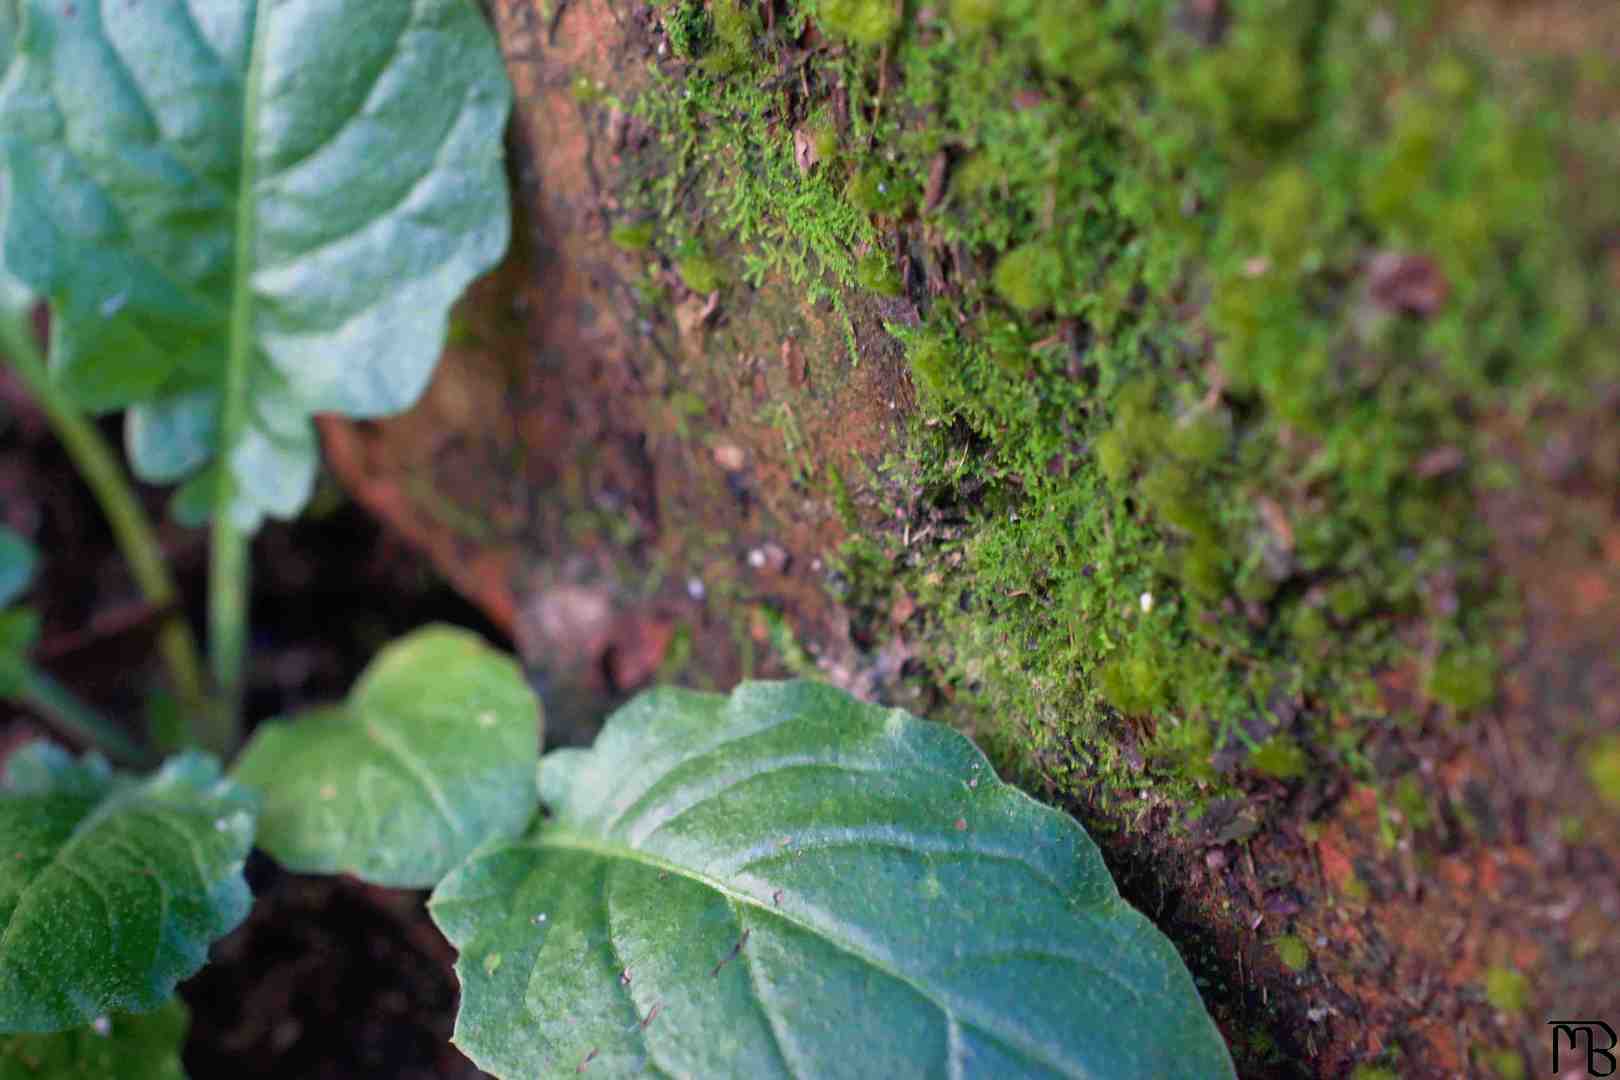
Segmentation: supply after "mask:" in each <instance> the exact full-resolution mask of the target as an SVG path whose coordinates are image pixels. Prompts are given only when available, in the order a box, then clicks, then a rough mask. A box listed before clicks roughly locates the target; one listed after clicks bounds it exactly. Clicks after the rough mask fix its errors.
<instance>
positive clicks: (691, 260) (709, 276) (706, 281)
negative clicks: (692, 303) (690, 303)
mask: <svg viewBox="0 0 1620 1080" xmlns="http://www.w3.org/2000/svg"><path fill="white" fill-rule="evenodd" d="M675 270H676V272H677V273H679V274H680V275H681V281H683V282H685V283H686V287H687V288H688V289H691V290H692V291H693V292H695V293H712V292H714V291H715V290H716V289H718V288H719V287H720V286H721V284H722V283H723V282H724V280H725V278H724V275H723V274H722V272H721V269H720V264H719V263H718V262H716V261H715V260H714V259H712V258H710V257H709V256H708V255H703V254H694V255H688V256H686V257H685V258H683V259H681V260H680V261H679V262H677V263H676V264H675Z"/></svg>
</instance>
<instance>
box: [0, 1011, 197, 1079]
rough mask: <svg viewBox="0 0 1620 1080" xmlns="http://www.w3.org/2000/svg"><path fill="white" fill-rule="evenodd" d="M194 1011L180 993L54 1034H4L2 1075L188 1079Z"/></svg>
mask: <svg viewBox="0 0 1620 1080" xmlns="http://www.w3.org/2000/svg"><path fill="white" fill-rule="evenodd" d="M190 1026H191V1015H190V1013H189V1012H187V1010H186V1007H185V1005H184V1003H182V1002H181V1001H180V999H179V998H171V999H170V1000H169V1003H168V1004H167V1005H165V1006H163V1008H161V1009H159V1010H158V1011H156V1012H152V1013H145V1014H143V1015H140V1016H131V1015H128V1014H125V1013H113V1014H111V1015H109V1016H102V1017H97V1018H96V1019H95V1020H94V1021H92V1022H91V1023H90V1024H88V1025H86V1026H84V1027H81V1028H74V1029H73V1030H71V1031H59V1032H56V1033H54V1034H50V1035H7V1036H0V1080H45V1078H47V1077H48V1078H50V1080H81V1078H82V1080H106V1078H107V1077H114V1076H115V1077H117V1078H118V1080H185V1075H186V1074H185V1070H184V1069H182V1068H181V1067H180V1048H181V1046H182V1045H183V1044H184V1043H185V1040H186V1028H188V1027H190Z"/></svg>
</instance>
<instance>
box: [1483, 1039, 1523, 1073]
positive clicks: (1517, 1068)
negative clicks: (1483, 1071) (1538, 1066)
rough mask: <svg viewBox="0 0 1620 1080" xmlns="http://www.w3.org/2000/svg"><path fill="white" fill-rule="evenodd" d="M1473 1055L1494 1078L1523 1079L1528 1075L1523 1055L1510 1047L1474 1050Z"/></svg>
mask: <svg viewBox="0 0 1620 1080" xmlns="http://www.w3.org/2000/svg"><path fill="white" fill-rule="evenodd" d="M1475 1056H1476V1057H1477V1058H1478V1059H1479V1062H1480V1064H1482V1065H1484V1066H1485V1068H1487V1069H1489V1070H1490V1074H1491V1075H1492V1076H1494V1077H1496V1080H1525V1077H1527V1076H1529V1075H1530V1071H1529V1070H1528V1069H1526V1068H1525V1065H1524V1055H1523V1054H1521V1053H1519V1052H1518V1051H1517V1050H1514V1049H1512V1048H1511V1047H1506V1046H1504V1047H1497V1048H1494V1049H1487V1050H1476V1051H1475Z"/></svg>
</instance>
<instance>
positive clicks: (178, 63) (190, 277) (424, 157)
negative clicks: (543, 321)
mask: <svg viewBox="0 0 1620 1080" xmlns="http://www.w3.org/2000/svg"><path fill="white" fill-rule="evenodd" d="M7 48H9V49H10V50H11V52H12V53H13V56H12V59H11V64H10V67H11V70H10V71H9V73H8V74H7V77H6V78H5V80H4V82H3V83H0V162H3V163H4V164H3V166H0V167H3V168H4V169H5V170H6V171H8V172H9V173H10V178H11V183H10V188H11V191H10V196H11V204H12V205H11V212H10V213H9V214H8V215H6V217H5V221H4V234H3V237H0V248H3V250H4V262H5V263H6V265H7V266H8V267H9V269H10V271H11V272H12V273H13V274H15V275H16V276H17V277H18V278H19V279H20V280H22V281H23V282H24V283H26V284H27V285H28V286H29V287H31V288H32V289H33V290H34V291H35V292H37V293H38V294H40V295H41V296H44V297H45V298H47V299H48V300H49V301H50V303H51V306H52V312H53V321H52V324H51V325H52V337H53V341H52V349H51V354H52V357H53V364H54V374H55V377H56V378H58V379H59V380H60V381H61V382H62V384H63V385H64V386H65V387H67V388H68V389H69V390H70V391H71V392H72V393H73V394H74V396H75V397H76V398H77V399H78V400H79V402H80V403H81V404H82V405H84V406H85V407H88V408H95V409H111V408H118V407H123V406H132V409H131V412H130V414H129V417H128V426H127V432H126V433H127V440H128V444H129V449H130V451H131V458H132V460H133V463H134V466H135V469H136V471H137V472H138V473H140V474H141V475H142V476H143V477H146V478H149V479H152V480H155V481H163V482H168V481H172V480H176V479H178V478H180V477H181V476H183V475H185V474H187V473H190V472H194V471H196V470H197V469H199V468H201V467H203V466H204V465H205V464H206V463H207V462H208V461H209V460H211V459H212V458H214V457H216V456H217V457H222V458H223V459H224V461H225V462H226V465H227V468H228V469H229V471H230V476H231V479H232V490H233V492H234V494H233V496H232V501H231V512H232V517H233V519H235V520H236V521H237V523H238V525H239V526H240V527H242V528H248V527H251V526H252V525H254V524H256V523H257V522H258V521H259V520H260V519H261V518H262V517H263V516H264V515H265V514H273V515H276V516H280V517H287V516H291V515H292V514H294V513H296V512H297V511H298V509H299V508H300V507H301V506H302V505H303V504H304V503H305V502H306V501H307V499H308V497H309V494H310V490H311V485H312V482H313V479H314V475H315V468H316V461H317V449H318V448H317V443H316V439H315V433H314V429H313V426H312V423H311V419H310V417H311V414H312V413H314V412H322V411H328V412H337V413H343V414H346V415H349V416H356V417H369V416H380V415H384V414H387V413H392V412H397V411H399V410H400V409H403V408H405V407H406V406H408V405H409V404H410V403H411V402H412V401H414V400H415V399H416V397H417V396H418V395H419V394H420V392H421V390H422V389H423V387H424V386H425V385H426V383H427V380H428V376H429V375H430V373H431V371H432V369H433V366H434V364H435V362H436V361H437V359H438V355H439V352H440V348H441V346H442V343H443V340H444V334H445V327H446V323H447V312H448V308H449V305H450V304H451V302H452V301H454V299H455V298H456V297H457V296H458V295H459V294H460V293H461V291H462V289H463V288H464V287H465V286H466V284H467V283H468V282H469V281H470V280H471V279H472V278H474V277H475V276H477V275H478V274H480V273H482V272H483V271H484V270H486V269H488V268H489V267H490V266H491V265H493V263H494V262H495V260H496V259H497V258H499V256H500V255H501V253H502V252H503V251H504V250H505V247H506V243H507V237H508V213H507V191H506V181H505V175H504V171H503V167H502V144H501V138H502V129H503V126H504V123H505V118H506V114H507V111H508V108H509V104H510V96H511V95H510V88H509V86H508V83H507V81H506V75H505V71H504V68H503V65H502V62H501V58H500V55H499V52H498V51H497V49H496V47H495V44H494V41H493V38H492V36H491V34H490V31H489V28H488V27H487V25H486V24H485V23H484V20H483V17H482V16H481V15H480V14H479V12H478V11H477V10H476V8H475V7H474V5H473V4H472V3H471V2H470V0H413V2H410V3H403V2H400V0H208V2H206V3H201V2H198V0H141V2H140V3H85V2H81V3H61V2H60V0H0V58H3V56H4V50H5V49H7ZM236 357H241V358H245V359H244V369H245V379H246V387H245V389H246V392H247V394H248V397H249V401H250V408H249V416H248V421H247V425H246V429H245V431H244V432H243V434H242V436H241V439H240V441H239V442H237V443H236V444H235V445H233V446H230V447H224V448H222V447H220V446H219V445H218V435H217V426H218V421H219V415H220V412H221V402H222V397H223V395H224V394H225V393H226V387H225V381H226V372H227V371H228V370H230V369H231V363H230V360H231V358H236Z"/></svg>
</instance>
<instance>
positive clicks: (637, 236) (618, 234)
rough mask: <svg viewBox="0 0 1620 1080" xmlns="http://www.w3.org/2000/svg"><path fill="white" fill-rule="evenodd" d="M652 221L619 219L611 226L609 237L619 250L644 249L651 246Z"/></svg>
mask: <svg viewBox="0 0 1620 1080" xmlns="http://www.w3.org/2000/svg"><path fill="white" fill-rule="evenodd" d="M653 235H654V229H653V223H652V222H650V221H635V222H631V221H621V222H620V223H619V224H617V225H615V226H613V232H612V233H610V234H609V239H611V240H612V241H613V246H614V247H616V248H618V249H619V250H620V251H646V250H647V249H648V248H650V247H652V242H653Z"/></svg>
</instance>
